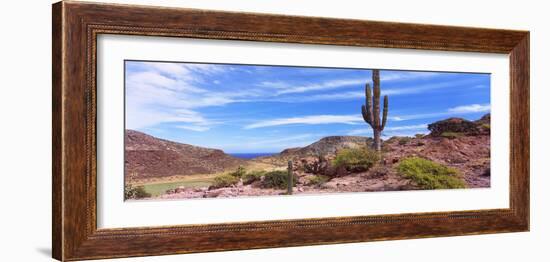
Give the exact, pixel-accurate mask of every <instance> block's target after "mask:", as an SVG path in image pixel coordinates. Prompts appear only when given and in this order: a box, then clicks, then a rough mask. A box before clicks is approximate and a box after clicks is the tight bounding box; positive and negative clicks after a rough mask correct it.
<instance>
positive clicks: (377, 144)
mask: <svg viewBox="0 0 550 262" xmlns="http://www.w3.org/2000/svg"><path fill="white" fill-rule="evenodd" d="M373 132H374V144H373V147H374V149H375V150H376V151H378V152H380V151H381V150H382V141H381V140H380V134H381V133H382V132H381V131H378V130H376V129H374V130H373Z"/></svg>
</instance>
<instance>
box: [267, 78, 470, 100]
mask: <svg viewBox="0 0 550 262" xmlns="http://www.w3.org/2000/svg"><path fill="white" fill-rule="evenodd" d="M470 81H471V80H465V81H464V80H462V81H450V82H441V83H435V84H426V85H418V86H413V87H406V86H405V87H401V88H389V89H387V88H386V89H385V88H382V90H381V91H382V94H381V95H382V96H384V95H389V96H390V99H391V97H392V96H399V95H410V94H418V93H422V92H427V91H431V90H436V89H442V88H448V87H453V86H456V85H461V84H467V83H469V82H470ZM362 83H363V84H364V83H365V82H364V81H363V82H362ZM364 97H365V91H364V89H363V87H362V88H360V89H359V90H357V91H347V92H335V93H325V94H314V95H309V96H307V97H295V98H280V99H275V100H278V101H286V102H295V101H302V102H303V101H308V102H313V101H334V100H347V99H357V98H364Z"/></svg>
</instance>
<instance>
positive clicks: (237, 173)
mask: <svg viewBox="0 0 550 262" xmlns="http://www.w3.org/2000/svg"><path fill="white" fill-rule="evenodd" d="M229 174H230V175H232V176H234V177H237V178H241V177H243V176H244V175H245V174H246V169H245V168H244V167H243V166H239V167H237V170H235V171H233V172H231V173H229Z"/></svg>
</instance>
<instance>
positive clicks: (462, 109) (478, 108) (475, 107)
mask: <svg viewBox="0 0 550 262" xmlns="http://www.w3.org/2000/svg"><path fill="white" fill-rule="evenodd" d="M490 110H491V105H489V104H484V105H480V104H471V105H465V106H457V107H453V108H449V110H448V111H449V112H450V113H457V114H464V113H480V112H489V111H490Z"/></svg>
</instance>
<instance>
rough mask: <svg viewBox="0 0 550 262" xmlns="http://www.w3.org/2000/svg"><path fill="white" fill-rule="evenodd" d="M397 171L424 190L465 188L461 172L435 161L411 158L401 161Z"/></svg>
mask: <svg viewBox="0 0 550 262" xmlns="http://www.w3.org/2000/svg"><path fill="white" fill-rule="evenodd" d="M397 171H399V173H400V174H401V175H403V176H404V177H406V178H409V179H411V180H413V181H414V182H416V183H417V184H418V185H419V186H421V187H422V188H423V189H448V188H465V187H466V184H465V183H464V180H462V175H461V174H460V172H459V171H458V170H456V169H454V168H451V167H447V166H444V165H441V164H438V163H435V162H433V161H430V160H427V159H424V158H419V157H409V158H405V159H403V160H401V162H400V163H399V165H398V167H397Z"/></svg>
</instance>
